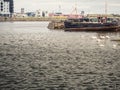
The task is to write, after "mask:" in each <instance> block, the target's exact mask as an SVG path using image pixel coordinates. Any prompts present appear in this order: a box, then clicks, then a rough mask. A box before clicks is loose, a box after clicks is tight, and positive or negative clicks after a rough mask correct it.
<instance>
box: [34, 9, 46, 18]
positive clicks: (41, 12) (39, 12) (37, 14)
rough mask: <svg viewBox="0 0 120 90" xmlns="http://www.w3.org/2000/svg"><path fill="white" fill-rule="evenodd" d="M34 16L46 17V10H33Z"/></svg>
mask: <svg viewBox="0 0 120 90" xmlns="http://www.w3.org/2000/svg"><path fill="white" fill-rule="evenodd" d="M35 17H48V12H47V11H43V10H40V9H39V10H37V11H36V12H35Z"/></svg>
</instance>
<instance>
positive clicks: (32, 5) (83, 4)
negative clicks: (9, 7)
mask: <svg viewBox="0 0 120 90" xmlns="http://www.w3.org/2000/svg"><path fill="white" fill-rule="evenodd" d="M107 1H108V13H110V14H111V13H114V14H116V13H117V14H120V0H107ZM75 5H76V6H77V10H78V13H79V12H81V11H85V13H86V14H87V13H105V0H14V9H15V12H20V9H21V8H25V12H31V11H36V10H39V9H41V10H46V11H48V12H58V11H61V12H63V13H68V14H69V13H71V12H72V11H73V8H74V7H75Z"/></svg>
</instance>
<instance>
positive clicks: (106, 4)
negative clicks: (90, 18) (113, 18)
mask: <svg viewBox="0 0 120 90" xmlns="http://www.w3.org/2000/svg"><path fill="white" fill-rule="evenodd" d="M107 8H108V2H107V0H105V14H106V15H107V12H108V11H107Z"/></svg>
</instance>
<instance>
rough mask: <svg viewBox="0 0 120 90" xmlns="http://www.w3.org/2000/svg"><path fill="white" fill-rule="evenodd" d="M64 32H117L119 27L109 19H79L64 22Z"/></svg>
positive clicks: (114, 21)
mask: <svg viewBox="0 0 120 90" xmlns="http://www.w3.org/2000/svg"><path fill="white" fill-rule="evenodd" d="M64 27H65V28H64V30H65V31H118V30H119V29H120V26H119V24H118V22H117V21H116V20H113V19H111V18H105V17H104V18H103V17H98V18H79V19H68V20H66V21H65V22H64Z"/></svg>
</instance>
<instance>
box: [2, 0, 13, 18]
mask: <svg viewBox="0 0 120 90" xmlns="http://www.w3.org/2000/svg"><path fill="white" fill-rule="evenodd" d="M12 13H13V0H0V16H7V17H9V16H10V15H11V14H12Z"/></svg>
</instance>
